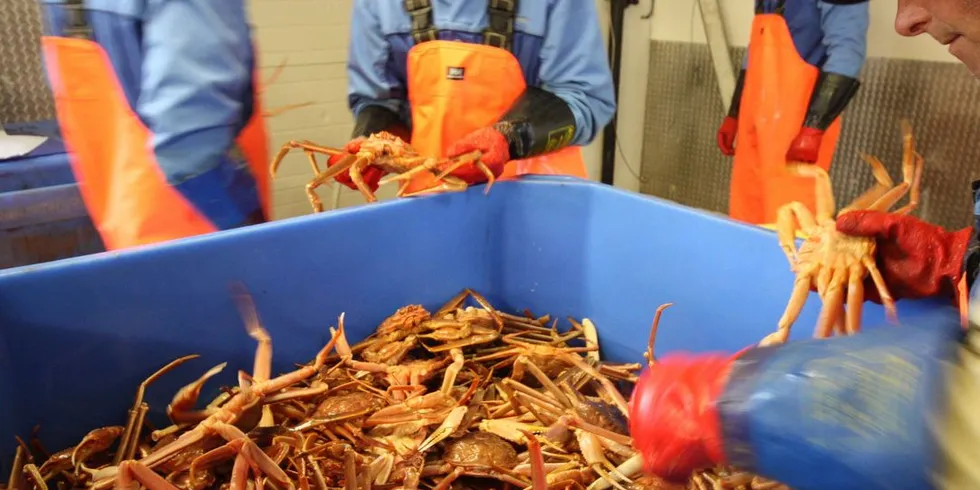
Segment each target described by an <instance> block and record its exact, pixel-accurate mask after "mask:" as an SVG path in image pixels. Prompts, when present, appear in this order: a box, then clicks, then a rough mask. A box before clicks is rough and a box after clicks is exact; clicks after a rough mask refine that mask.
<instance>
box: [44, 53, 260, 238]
mask: <svg viewBox="0 0 980 490" xmlns="http://www.w3.org/2000/svg"><path fill="white" fill-rule="evenodd" d="M41 46H42V49H43V53H44V59H45V64H46V66H47V69H48V74H49V78H50V80H51V85H52V89H53V92H54V101H55V108H56V110H57V114H58V123H59V125H60V126H61V133H62V138H63V139H64V142H65V147H66V148H67V149H68V152H69V155H70V161H71V166H72V171H73V172H74V174H75V177H76V179H77V180H78V184H79V189H80V192H81V195H82V199H83V200H84V202H85V206H86V208H87V209H88V212H89V214H90V215H91V218H92V221H93V223H95V226H96V228H97V229H98V230H99V234H100V235H101V236H102V241H103V242H104V244H105V246H106V249H107V250H119V249H123V248H128V247H133V246H138V245H146V244H151V243H157V242H162V241H167V240H174V239H179V238H185V237H189V236H194V235H200V234H204V233H210V232H213V231H216V228H215V226H214V224H213V223H211V222H210V221H209V220H208V219H207V218H206V217H204V216H203V215H202V214H201V213H200V212H199V211H198V210H197V209H195V208H194V207H193V206H192V205H191V204H190V203H189V202H188V201H187V200H186V199H185V198H184V197H183V196H182V195H181V194H180V192H178V191H177V190H176V189H174V188H173V187H171V186H170V185H169V184H168V183H167V180H166V177H165V176H164V174H163V172H162V171H161V170H160V168H159V167H158V166H157V162H156V157H155V156H154V154H153V148H152V146H151V144H150V138H151V133H150V131H149V130H148V129H147V128H146V127H145V126H144V125H143V123H142V122H141V121H140V119H139V117H138V116H137V115H136V113H135V112H134V111H133V109H132V108H131V107H130V106H129V103H128V102H127V100H126V96H125V94H124V93H123V90H122V86H121V85H120V83H119V81H118V79H117V78H116V75H115V71H114V70H113V67H112V64H111V63H110V61H109V57H108V55H107V54H106V53H105V51H104V50H103V49H102V47H101V46H99V45H98V44H97V43H96V42H94V41H90V40H87V39H80V38H69V37H54V36H44V37H42V39H41ZM256 80H257V79H256ZM256 83H257V82H256ZM257 99H258V98H256V101H255V107H254V109H253V113H252V118H251V120H250V121H249V122H248V125H247V126H246V127H245V128H244V129H243V130H242V132H241V133H239V135H238V137H237V141H236V142H237V144H238V146H239V149H240V150H241V152H242V153H243V154H244V156H245V159H246V160H247V161H248V163H249V168H250V169H251V171H252V175H253V176H254V178H255V180H256V187H257V190H258V191H259V199H260V202H261V203H262V209H263V211H265V215H266V216H268V215H269V197H268V196H269V181H268V173H267V171H266V169H265V166H266V162H267V161H268V142H267V140H266V131H265V122H264V120H263V119H262V110H261V108H260V107H259V103H258V100H257Z"/></svg>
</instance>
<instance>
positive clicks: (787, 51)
mask: <svg viewBox="0 0 980 490" xmlns="http://www.w3.org/2000/svg"><path fill="white" fill-rule="evenodd" d="M748 57H749V63H748V67H747V69H746V72H745V87H744V89H743V91H742V100H741V105H740V106H739V117H738V133H737V136H736V140H735V159H734V162H733V164H732V181H731V194H730V200H729V208H728V212H729V215H730V216H731V217H732V218H734V219H737V220H740V221H745V222H748V223H752V224H771V223H775V222H776V211H777V210H778V209H779V208H780V207H781V206H783V205H784V204H787V203H790V202H792V201H799V202H801V203H803V204H804V205H805V206H806V207H807V208H808V209H810V211H815V206H816V194H815V192H814V182H813V179H809V178H805V177H796V176H792V175H787V174H786V172H785V168H786V163H787V162H786V152H787V151H788V150H789V146H790V144H791V143H792V142H793V139H794V138H795V137H796V135H797V134H798V133H799V131H800V127H801V126H802V125H803V120H804V119H805V118H806V112H807V106H808V104H809V102H810V96H811V94H812V92H813V88H814V85H815V84H816V81H817V77H818V76H819V70H818V69H817V68H816V67H814V66H812V65H810V64H809V63H807V62H806V61H804V60H803V58H801V57H800V55H799V53H798V52H797V51H796V47H795V46H794V44H793V38H792V36H791V35H790V32H789V27H788V26H787V25H786V20H785V19H784V18H783V16H782V15H781V13H772V14H757V15H756V16H755V18H754V19H753V20H752V36H751V38H750V40H749V52H748ZM840 125H841V120H840V117H838V118H837V119H836V120H835V121H834V122H833V123H832V124H831V125H830V127H828V128H827V131H826V132H825V133H824V136H823V140H822V142H821V145H820V151H819V157H818V158H817V162H816V165H819V166H820V167H821V168H823V169H824V170H829V169H830V161H831V159H832V158H833V156H834V149H835V147H836V146H837V139H838V137H839V136H840Z"/></svg>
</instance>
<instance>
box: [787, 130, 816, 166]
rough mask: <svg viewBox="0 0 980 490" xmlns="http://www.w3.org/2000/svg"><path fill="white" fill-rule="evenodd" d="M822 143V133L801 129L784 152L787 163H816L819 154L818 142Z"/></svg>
mask: <svg viewBox="0 0 980 490" xmlns="http://www.w3.org/2000/svg"><path fill="white" fill-rule="evenodd" d="M822 141H823V131H821V130H819V129H813V128H808V127H803V128H801V129H800V133H799V134H797V135H796V138H795V139H794V140H793V143H791V144H790V145H789V151H787V152H786V161H787V162H802V163H816V162H817V156H818V155H819V154H820V142H822Z"/></svg>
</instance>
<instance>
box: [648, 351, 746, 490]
mask: <svg viewBox="0 0 980 490" xmlns="http://www.w3.org/2000/svg"><path fill="white" fill-rule="evenodd" d="M734 358H735V356H732V355H729V354H699V355H667V356H664V358H663V359H660V360H658V361H657V362H656V364H654V365H653V366H651V367H650V368H649V369H647V370H646V371H644V372H643V374H641V375H640V379H639V380H638V381H637V383H636V386H635V387H634V388H633V394H632V396H631V397H630V402H629V407H630V420H629V423H630V435H631V436H632V438H633V447H635V448H636V450H637V451H639V453H640V455H641V456H642V457H643V470H644V471H645V472H646V473H649V474H654V475H657V476H660V477H663V478H667V479H670V480H674V481H685V480H686V479H687V478H688V477H689V476H690V475H691V473H692V472H694V471H696V470H699V469H704V468H709V467H712V466H715V465H719V464H723V463H724V449H723V441H722V433H721V422H720V419H719V416H718V408H717V406H716V401H717V400H718V397H719V396H720V395H721V393H722V390H723V388H724V385H725V381H726V379H727V377H728V372H729V370H730V368H731V364H732V361H733V360H734Z"/></svg>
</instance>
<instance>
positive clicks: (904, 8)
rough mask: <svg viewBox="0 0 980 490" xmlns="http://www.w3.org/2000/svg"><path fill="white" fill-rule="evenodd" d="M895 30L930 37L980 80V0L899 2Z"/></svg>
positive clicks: (906, 34)
mask: <svg viewBox="0 0 980 490" xmlns="http://www.w3.org/2000/svg"><path fill="white" fill-rule="evenodd" d="M895 30H896V31H898V33H899V34H901V35H903V36H918V35H920V34H929V35H930V36H932V37H933V38H935V39H936V41H939V43H940V44H943V45H946V46H949V52H950V54H952V55H953V56H955V57H957V58H959V60H960V61H962V62H963V64H964V65H966V67H967V68H969V69H970V71H971V72H973V75H974V76H976V77H978V78H980V0H898V14H897V15H896V16H895Z"/></svg>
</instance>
